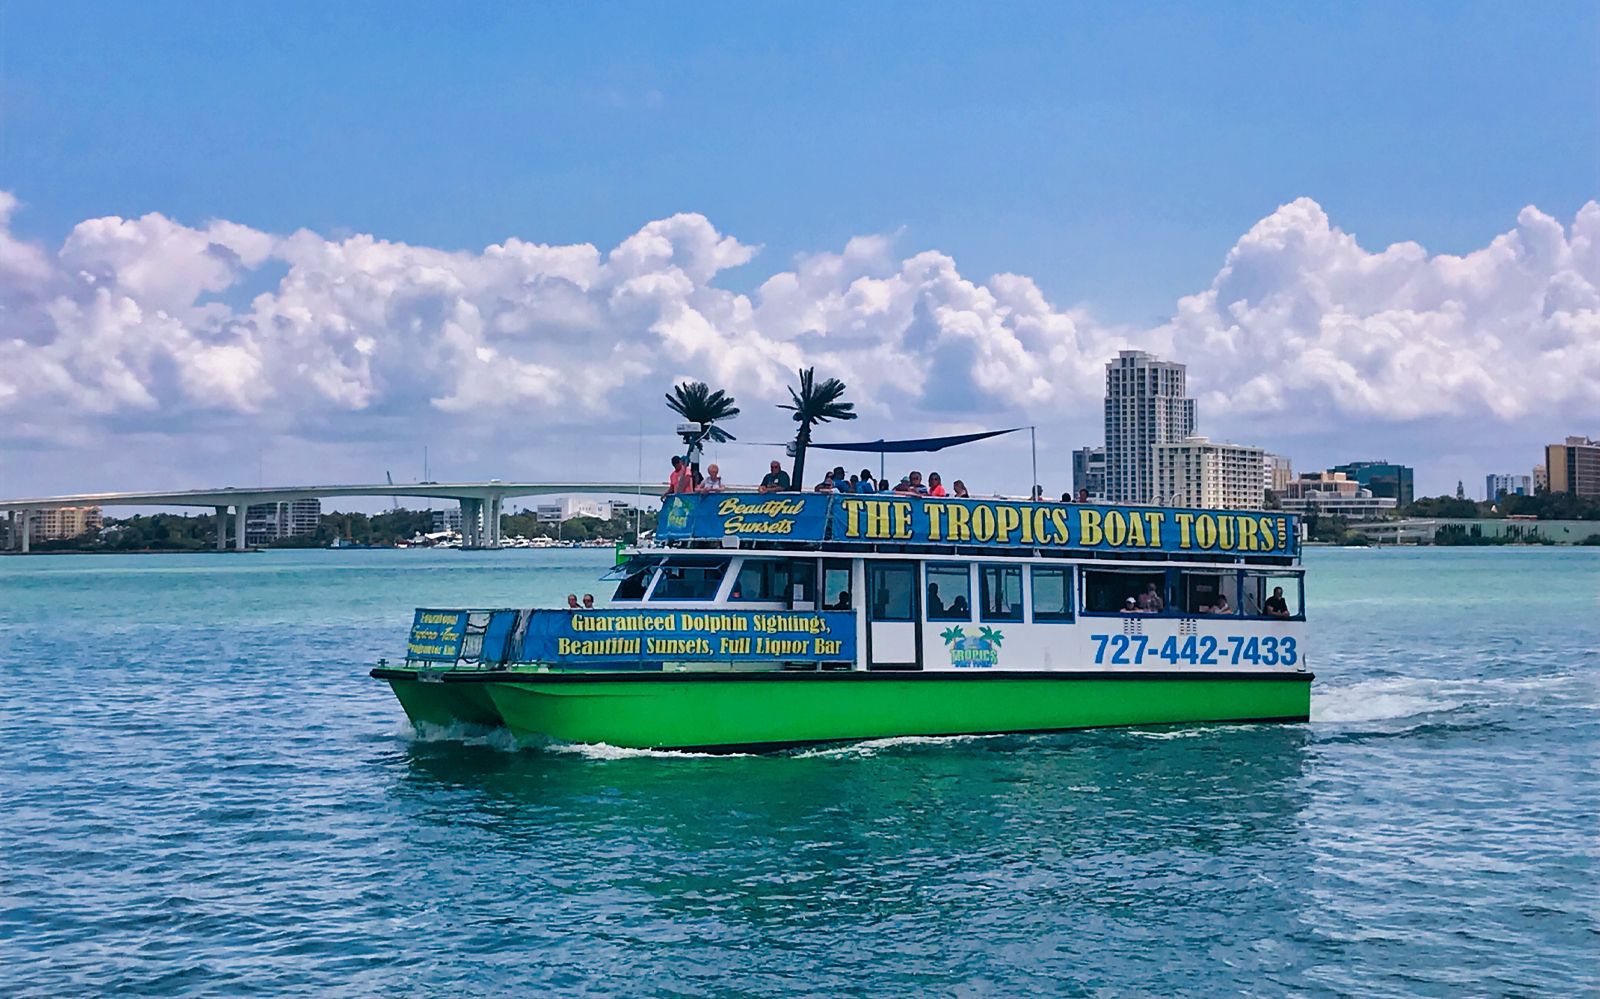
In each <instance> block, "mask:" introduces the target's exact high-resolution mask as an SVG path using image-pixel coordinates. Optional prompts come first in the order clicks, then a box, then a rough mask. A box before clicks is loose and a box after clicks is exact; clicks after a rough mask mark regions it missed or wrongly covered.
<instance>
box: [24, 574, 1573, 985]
mask: <svg viewBox="0 0 1600 999" xmlns="http://www.w3.org/2000/svg"><path fill="white" fill-rule="evenodd" d="M608 558H609V553H605V552H598V553H597V552H562V553H539V552H504V553H495V554H490V553H463V552H383V551H367V552H343V553H336V552H302V553H290V552H281V553H268V554H259V555H243V556H231V555H224V556H216V555H204V556H170V557H155V556H145V557H140V556H127V557H123V556H97V557H84V556H79V557H72V556H56V557H34V558H26V559H23V558H12V559H3V560H0V677H3V678H4V680H5V688H6V690H5V693H6V700H5V709H4V711H3V713H0V747H3V750H4V761H3V766H4V769H3V771H0V993H5V994H8V995H65V994H109V993H118V994H130V995H138V994H161V995H169V994H200V993H211V994H223V995H248V994H281V993H293V994H307V995H310V994H317V995H333V994H373V993H383V994H397V995H400V994H403V995H450V996H456V995H464V994H487V993H506V992H526V993H543V994H593V995H617V994H627V995H639V994H659V993H667V994H677V995H728V994H775V993H782V992H796V993H813V994H845V993H856V994H859V993H873V994H880V995H909V994H916V993H957V994H973V995H985V994H1011V995H1015V994H1023V993H1039V994H1050V995H1057V994H1089V995H1126V994H1130V993H1146V994H1151V993H1155V994H1188V995H1215V994H1221V993H1251V994H1260V995H1273V994H1281V993H1295V994H1304V995H1335V994H1361V995H1416V994H1420V995H1440V996H1446V995H1448V996H1455V995H1482V994H1506V995H1532V994H1540V995H1573V994H1579V993H1584V992H1589V993H1591V994H1592V993H1593V992H1594V991H1596V990H1597V989H1600V977H1597V973H1596V968H1597V967H1600V962H1597V960H1596V957H1597V954H1600V889H1597V887H1596V885H1597V880H1600V879H1597V877H1596V875H1597V865H1596V857H1597V853H1600V847H1597V841H1596V837H1597V832H1596V830H1597V829H1600V816H1597V814H1596V813H1597V797H1600V795H1597V776H1596V762H1597V752H1596V750H1597V748H1600V713H1597V711H1600V685H1597V674H1600V558H1597V555H1596V553H1595V552H1594V551H1592V550H1590V551H1583V550H1575V549H1566V550H1551V549H1537V550H1526V551H1520V550H1497V551H1472V550H1443V551H1416V550H1413V551H1379V552H1356V551H1351V552H1346V551H1316V552H1313V553H1311V554H1310V556H1309V557H1308V563H1309V565H1310V566H1311V570H1312V575H1311V582H1310V584H1309V586H1308V591H1309V594H1310V596H1309V600H1310V606H1311V613H1312V621H1313V639H1314V641H1313V644H1312V656H1313V660H1312V663H1313V668H1314V669H1315V670H1316V672H1317V674H1318V681H1317V684H1316V687H1315V694H1314V700H1313V704H1314V707H1313V712H1314V715H1315V719H1316V720H1315V721H1314V722H1313V723H1312V724H1310V725H1307V726H1285V727H1272V726H1243V727H1226V726H1197V727H1189V728H1165V729H1147V730H1125V731H1105V732H1082V733H1071V734H1063V735H1052V736H1044V737H1011V736H1005V737H993V738H981V739H939V740H929V739H899V740H883V741H878V742H872V743H866V744H861V745H855V746H846V747H839V748H831V749H824V750H812V751H807V752H792V753H788V754H784V755H776V756H747V757H731V758H729V757H721V758H716V757H700V758H694V757H681V756H672V755H668V754H650V753H633V752H626V751H621V750H614V749H610V748H607V747H575V748H568V749H565V750H559V749H552V750H545V751H522V752H518V751H514V750H512V749H511V748H510V747H509V746H505V745H501V744H497V743H496V742H495V741H494V740H484V739H478V740H476V741H472V740H468V741H463V740H462V739H461V737H460V736H461V733H444V734H433V735H431V736H430V737H427V738H420V737H418V736H417V735H415V734H414V733H413V732H412V731H411V730H410V728H409V727H408V726H407V724H406V723H405V721H404V717H403V715H402V714H401V712H400V709H399V707H398V705H397V704H396V703H395V702H394V700H393V699H392V697H391V695H390V694H389V692H388V690H387V688H386V687H384V686H383V685H381V684H379V683H377V682H376V681H372V680H369V679H367V678H366V676H365V672H366V670H367V668H368V667H369V666H370V664H371V663H372V661H373V660H375V659H376V658H377V657H379V656H384V655H392V654H393V653H395V652H396V651H397V650H399V649H400V648H401V645H402V641H403V639H404V634H405V630H406V627H407V624H408V622H409V614H410V609H411V608H412V607H413V606H414V605H417V604H435V605H446V606H448V605H491V606H514V605H518V604H527V603H534V602H546V601H551V600H555V599H558V598H561V597H564V596H565V594H566V593H567V592H569V591H576V592H578V593H582V592H584V591H586V590H592V591H594V592H596V593H603V592H604V591H603V590H602V589H601V584H598V583H596V582H594V577H595V576H596V575H597V574H598V573H599V572H600V571H601V570H602V569H603V568H604V565H605V563H606V561H607V560H608Z"/></svg>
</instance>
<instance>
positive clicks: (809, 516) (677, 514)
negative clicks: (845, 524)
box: [656, 493, 833, 541]
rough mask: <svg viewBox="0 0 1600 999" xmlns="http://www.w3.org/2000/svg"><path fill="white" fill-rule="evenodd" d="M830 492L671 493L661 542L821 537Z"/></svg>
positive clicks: (660, 531) (659, 533) (665, 505)
mask: <svg viewBox="0 0 1600 999" xmlns="http://www.w3.org/2000/svg"><path fill="white" fill-rule="evenodd" d="M832 498H833V497H831V496H829V495H827V494H825V493H809V494H808V493H781V494H779V493H765V494H763V493H737V494H734V493H713V494H709V495H705V496H694V495H687V494H686V495H682V496H668V497H667V498H666V499H665V500H664V501H662V505H661V519H660V521H658V523H657V525H656V537H657V538H658V539H659V540H661V541H688V540H694V539H701V540H715V539H717V538H723V537H728V536H730V535H731V536H733V537H738V538H749V539H750V540H752V541H820V540H821V539H822V535H823V531H824V530H825V529H826V527H827V523H828V502H829V500H831V499H832Z"/></svg>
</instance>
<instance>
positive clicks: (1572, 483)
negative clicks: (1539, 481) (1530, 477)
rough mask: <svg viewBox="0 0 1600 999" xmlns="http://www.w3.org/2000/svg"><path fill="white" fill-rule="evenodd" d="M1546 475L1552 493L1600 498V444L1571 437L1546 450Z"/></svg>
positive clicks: (1551, 445) (1595, 441)
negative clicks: (1563, 442)
mask: <svg viewBox="0 0 1600 999" xmlns="http://www.w3.org/2000/svg"><path fill="white" fill-rule="evenodd" d="M1544 467H1545V474H1546V476H1547V477H1548V478H1549V481H1550V491H1551V492H1553V493H1572V494H1573V495H1574V496H1583V497H1586V498H1588V499H1596V498H1600V441H1597V440H1590V439H1589V438H1587V437H1568V438H1567V441H1566V443H1565V444H1550V445H1547V446H1546V447H1545V449H1544Z"/></svg>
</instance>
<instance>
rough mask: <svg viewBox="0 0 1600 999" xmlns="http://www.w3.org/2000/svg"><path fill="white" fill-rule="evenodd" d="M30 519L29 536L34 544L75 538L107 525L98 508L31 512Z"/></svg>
mask: <svg viewBox="0 0 1600 999" xmlns="http://www.w3.org/2000/svg"><path fill="white" fill-rule="evenodd" d="M28 517H29V520H30V524H29V527H28V535H29V539H30V540H31V541H32V542H33V543H34V544H38V543H39V542H41V541H61V540H63V539H66V538H75V537H77V536H78V535H80V534H88V533H89V532H90V531H98V530H100V528H101V527H102V526H103V525H104V523H105V521H104V520H103V519H102V518H101V516H100V508H99V507H97V506H63V507H57V508H56V509H54V510H31V511H29V513H28Z"/></svg>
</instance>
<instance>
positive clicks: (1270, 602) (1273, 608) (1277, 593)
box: [1261, 586, 1289, 617]
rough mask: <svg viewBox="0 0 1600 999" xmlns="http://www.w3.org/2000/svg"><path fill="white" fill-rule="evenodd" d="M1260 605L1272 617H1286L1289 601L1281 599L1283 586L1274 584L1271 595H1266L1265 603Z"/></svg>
mask: <svg viewBox="0 0 1600 999" xmlns="http://www.w3.org/2000/svg"><path fill="white" fill-rule="evenodd" d="M1261 607H1262V609H1263V610H1265V611H1266V612H1267V614H1268V615H1270V616H1272V617H1288V616H1289V602H1288V601H1287V600H1285V599H1283V587H1281V586H1274V587H1273V588H1272V596H1270V597H1268V598H1267V600H1266V603H1264V604H1262V605H1261Z"/></svg>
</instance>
